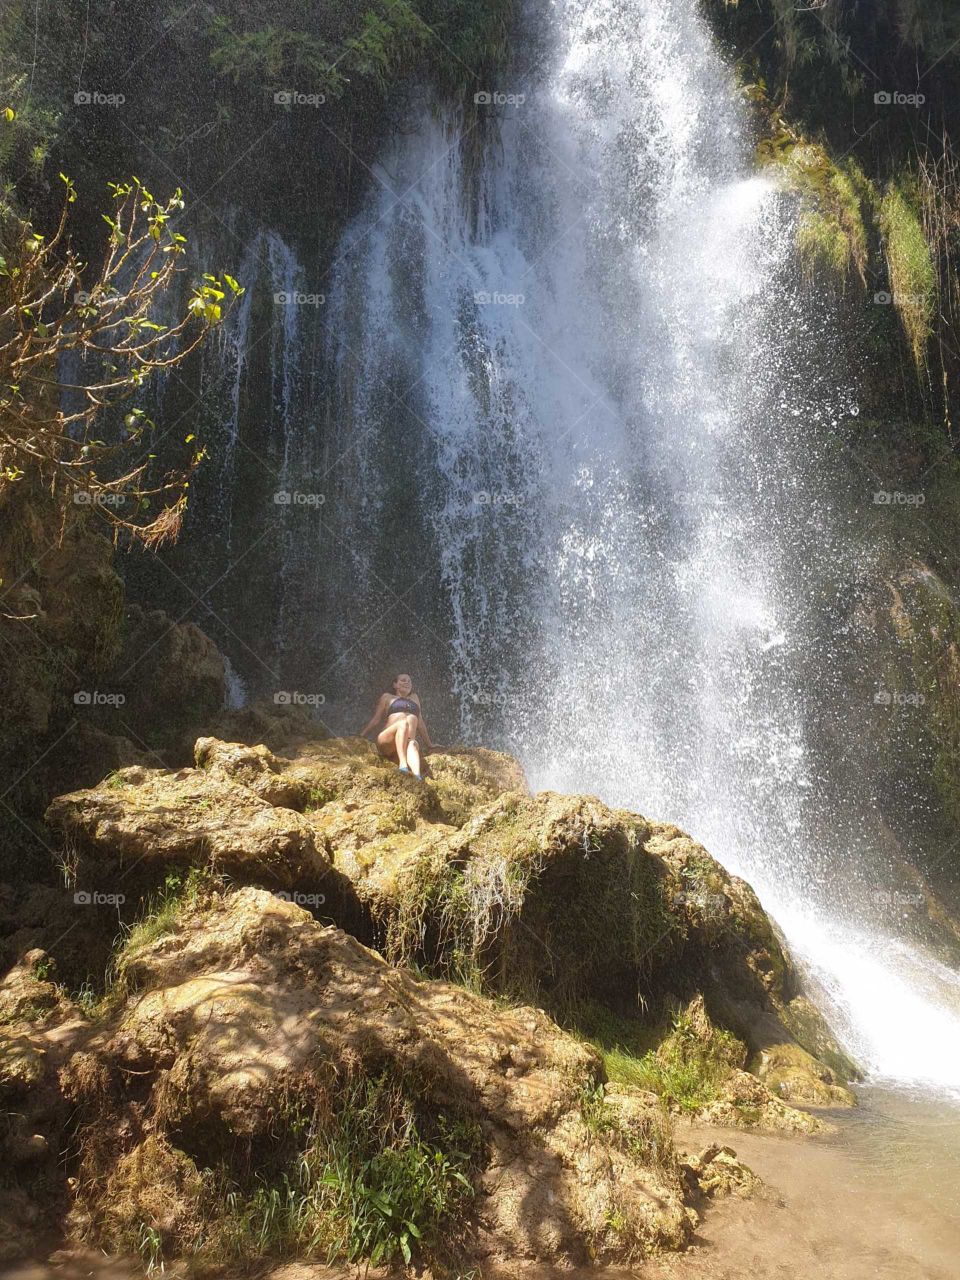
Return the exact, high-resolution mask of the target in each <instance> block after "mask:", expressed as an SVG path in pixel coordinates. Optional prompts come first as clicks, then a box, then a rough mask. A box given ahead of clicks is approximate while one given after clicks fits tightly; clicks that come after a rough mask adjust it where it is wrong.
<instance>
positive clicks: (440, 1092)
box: [61, 888, 694, 1265]
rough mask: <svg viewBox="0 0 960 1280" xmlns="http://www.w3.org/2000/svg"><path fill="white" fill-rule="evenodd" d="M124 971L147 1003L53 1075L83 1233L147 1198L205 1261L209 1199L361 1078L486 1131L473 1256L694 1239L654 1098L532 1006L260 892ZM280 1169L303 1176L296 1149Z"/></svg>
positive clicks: (111, 1223) (215, 908)
mask: <svg viewBox="0 0 960 1280" xmlns="http://www.w3.org/2000/svg"><path fill="white" fill-rule="evenodd" d="M127 978H128V981H129V982H130V984H131V985H132V986H134V987H136V994H135V995H134V996H133V997H131V998H130V999H128V1001H127V1002H126V1003H125V1004H124V1005H123V1007H122V1008H120V1009H119V1010H118V1011H117V1013H116V1014H115V1015H114V1017H113V1018H112V1020H111V1021H110V1022H109V1024H108V1025H106V1026H104V1027H102V1029H100V1030H98V1031H96V1032H95V1033H94V1034H93V1035H92V1036H91V1038H90V1039H89V1041H88V1043H87V1044H86V1046H85V1048H84V1051H83V1052H82V1053H80V1054H77V1055H75V1056H74V1057H73V1059H71V1061H70V1062H69V1063H68V1064H67V1065H66V1066H65V1067H64V1069H63V1070H62V1072H61V1077H62V1083H63V1088H64V1090H65V1093H66V1095H67V1097H68V1098H69V1099H70V1101H71V1102H72V1104H73V1105H74V1106H75V1107H76V1108H77V1120H78V1122H79V1125H80V1133H81V1135H82V1141H83V1142H85V1143H86V1146H85V1150H86V1151H87V1155H86V1157H85V1164H84V1166H83V1167H82V1168H81V1170H80V1176H79V1184H78V1185H79V1187H80V1201H79V1204H78V1208H77V1212H76V1215H75V1221H76V1224H77V1226H78V1227H79V1228H81V1229H82V1230H83V1231H84V1232H85V1233H86V1234H87V1235H88V1236H89V1237H91V1238H92V1239H97V1240H100V1241H102V1242H105V1243H106V1244H107V1245H108V1246H109V1247H111V1248H118V1247H120V1246H122V1245H123V1243H124V1242H125V1241H127V1240H129V1235H130V1232H131V1231H132V1230H133V1227H134V1225H135V1223H136V1221H137V1220H138V1217H139V1218H140V1220H142V1216H141V1215H142V1213H143V1207H144V1204H145V1203H149V1204H152V1205H153V1206H155V1210H156V1212H157V1214H159V1215H160V1219H161V1220H160V1221H159V1222H154V1224H153V1225H154V1226H155V1227H156V1228H157V1229H158V1230H159V1231H160V1232H161V1234H162V1235H163V1237H164V1239H163V1245H164V1256H165V1257H167V1258H170V1257H173V1256H176V1254H178V1253H180V1254H189V1253H190V1252H191V1251H193V1250H199V1251H200V1254H201V1256H202V1253H203V1247H204V1246H203V1245H202V1243H201V1241H202V1239H203V1238H204V1233H206V1235H207V1236H208V1237H209V1235H210V1232H211V1231H212V1230H213V1228H214V1226H215V1223H214V1222H213V1220H212V1219H213V1218H214V1217H215V1216H216V1215H217V1214H220V1215H227V1217H229V1201H228V1200H227V1199H225V1198H221V1199H220V1200H219V1201H218V1200H217V1199H216V1197H214V1200H213V1201H210V1200H209V1199H207V1200H205V1199H204V1196H205V1195H206V1196H208V1197H209V1194H210V1187H211V1186H218V1187H220V1188H223V1189H224V1190H225V1191H228V1190H229V1189H230V1188H231V1187H233V1186H234V1185H237V1184H238V1183H241V1182H242V1180H243V1171H244V1169H245V1167H246V1163H245V1162H246V1159H247V1157H246V1154H245V1153H247V1152H249V1151H250V1150H256V1151H257V1152H258V1158H259V1160H260V1161H261V1164H262V1166H263V1167H265V1168H273V1169H275V1170H276V1169H277V1168H278V1167H279V1166H278V1165H277V1163H276V1161H277V1160H278V1159H280V1156H281V1154H282V1153H283V1151H284V1145H283V1144H284V1142H285V1141H287V1139H288V1138H289V1136H290V1134H289V1132H288V1131H287V1130H288V1127H289V1126H288V1124H287V1122H288V1120H289V1117H290V1116H291V1115H294V1116H296V1115H304V1114H311V1112H310V1111H309V1110H306V1111H305V1110H304V1109H305V1108H311V1107H321V1105H326V1104H327V1103H330V1104H332V1106H333V1109H334V1112H336V1110H337V1108H338V1107H339V1108H341V1109H342V1107H343V1106H344V1105H349V1104H348V1103H346V1102H345V1099H347V1098H348V1097H349V1092H348V1090H347V1089H346V1085H347V1084H348V1082H349V1081H350V1079H352V1078H355V1077H357V1075H358V1073H359V1074H360V1075H361V1076H362V1077H363V1078H366V1079H373V1078H378V1079H382V1078H384V1077H388V1078H389V1079H390V1080H392V1081H395V1082H396V1086H397V1088H398V1089H401V1090H407V1091H412V1094H411V1096H412V1098H413V1103H414V1105H415V1107H416V1109H417V1113H418V1114H421V1115H424V1116H428V1117H432V1119H433V1120H434V1121H436V1120H437V1117H446V1118H447V1120H448V1121H449V1123H450V1124H453V1123H456V1124H458V1125H459V1126H460V1131H461V1133H462V1132H464V1131H465V1128H466V1127H469V1126H473V1129H474V1131H475V1132H476V1134H477V1143H478V1146H477V1150H476V1152H475V1157H474V1159H473V1161H472V1164H471V1169H472V1172H471V1174H470V1177H471V1179H472V1184H473V1191H472V1193H471V1195H470V1197H469V1204H468V1206H467V1207H466V1208H465V1211H464V1221H463V1222H461V1223H460V1224H457V1230H458V1231H459V1234H460V1244H461V1246H462V1245H463V1243H464V1242H465V1241H466V1240H467V1238H469V1240H470V1246H471V1253H472V1255H473V1256H474V1257H475V1258H478V1259H483V1258H495V1259H497V1260H504V1259H509V1258H515V1259H534V1260H542V1261H544V1262H550V1263H563V1264H566V1265H569V1264H570V1263H573V1262H579V1263H584V1262H587V1261H589V1260H590V1259H592V1258H600V1259H605V1258H609V1259H616V1258H624V1259H625V1258H628V1257H630V1256H634V1255H639V1254H641V1253H644V1252H648V1251H650V1250H653V1249H659V1248H663V1247H670V1248H675V1247H678V1246H680V1245H681V1244H682V1243H683V1242H684V1241H685V1240H686V1239H687V1237H688V1235H689V1233H690V1230H691V1226H692V1223H693V1220H694V1218H693V1215H691V1213H690V1211H689V1210H688V1209H687V1208H686V1207H685V1205H684V1199H683V1180H682V1178H681V1174H680V1170H679V1166H678V1163H677V1160H676V1157H675V1155H674V1153H673V1148H672V1145H671V1144H670V1141H669V1136H668V1135H667V1134H666V1133H665V1131H664V1130H663V1127H662V1126H663V1121H662V1113H661V1112H660V1109H659V1107H658V1104H657V1100H656V1099H655V1098H653V1097H647V1098H646V1099H645V1100H644V1099H640V1100H637V1099H635V1100H634V1103H635V1106H634V1111H633V1113H632V1114H631V1115H621V1114H620V1113H619V1112H617V1111H616V1110H615V1108H614V1107H613V1106H612V1105H608V1104H607V1102H606V1100H605V1099H604V1096H603V1086H602V1072H601V1066H600V1061H599V1058H598V1056H597V1055H596V1054H595V1052H594V1051H593V1050H592V1049H590V1048H589V1047H588V1046H585V1045H584V1044H582V1043H580V1042H578V1041H576V1040H574V1039H572V1038H570V1037H569V1036H568V1035H566V1034H564V1033H563V1032H561V1031H560V1030H559V1029H558V1028H557V1027H556V1026H555V1025H554V1024H553V1023H552V1022H551V1021H550V1020H549V1019H548V1018H547V1017H546V1016H545V1015H544V1014H543V1013H542V1012H540V1011H539V1010H537V1009H534V1008H529V1007H520V1008H512V1009H504V1008H502V1007H498V1006H497V1005H496V1004H494V1003H493V1002H491V1001H489V1000H487V999H484V998H482V997H479V996H476V995H474V994H472V993H470V992H468V991H466V990H464V989H463V988H461V987H457V986H453V985H450V984H447V983H443V982H424V981H417V980H415V979H414V978H413V977H412V976H411V975H410V974H409V973H407V972H405V971H403V970H401V969H397V968H395V967H392V966H390V965H389V964H387V963H386V962H385V961H384V960H383V959H382V958H381V957H380V956H379V955H377V954H376V953H374V952H372V951H370V950H368V949H366V948H365V947H363V946H362V945H361V944H360V943H358V942H357V941H356V940H355V939H353V938H351V937H349V936H347V935H345V934H344V933H342V932H341V931H340V930H338V929H336V928H332V927H324V926H322V925H321V924H319V923H318V922H317V921H315V920H314V919H313V918H312V917H311V916H310V915H309V914H308V913H307V912H306V911H304V910H302V909H301V908H299V907H297V906H296V905H294V904H292V903H290V902H286V901H283V900H280V899H278V898H276V897H274V896H272V895H270V894H269V893H267V892H265V891H263V890H257V889H252V888H247V889H241V890H239V891H236V892H234V893H231V894H229V895H228V896H226V897H225V898H217V899H216V900H215V901H213V902H212V903H211V902H208V903H207V904H206V906H205V907H204V908H203V909H197V910H195V911H193V912H191V913H185V914H184V915H183V916H182V917H181V918H180V920H179V921H178V923H177V926H176V929H175V930H174V932H173V933H171V934H170V935H168V936H166V937H164V938H162V939H160V940H158V941H156V942H155V943H153V944H152V945H150V946H148V947H146V948H144V949H142V950H140V951H139V952H138V953H137V955H136V957H135V959H134V961H133V962H132V965H131V968H130V969H129V970H128V973H127ZM444 1123H446V1122H444ZM441 1131H442V1130H441ZM291 1132H294V1133H296V1132H301V1142H302V1141H303V1140H304V1139H303V1133H305V1132H306V1130H303V1131H300V1130H296V1127H295V1126H294V1129H293V1130H292V1131H291ZM653 1135H657V1138H658V1141H657V1142H656V1143H654V1142H653V1141H652V1136H653ZM461 1141H462V1139H461ZM287 1154H288V1157H289V1160H290V1162H291V1164H292V1167H293V1168H296V1167H297V1162H298V1159H299V1156H298V1151H297V1147H296V1143H294V1145H293V1147H292V1148H291V1149H290V1150H289V1152H288V1153H287ZM205 1168H206V1169H211V1170H212V1171H213V1173H212V1174H209V1175H208V1174H204V1173H203V1172H202V1171H203V1170H204V1169H205ZM94 1171H96V1175H97V1176H96V1177H94V1176H91V1175H92V1174H93V1172H94ZM161 1209H162V1212H161ZM468 1222H472V1224H473V1226H472V1227H468V1226H467V1223H468ZM219 1229H226V1228H225V1226H224V1223H223V1222H222V1221H221V1222H220V1228H219Z"/></svg>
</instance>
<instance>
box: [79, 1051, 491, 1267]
mask: <svg viewBox="0 0 960 1280" xmlns="http://www.w3.org/2000/svg"><path fill="white" fill-rule="evenodd" d="M417 1093H418V1090H417V1082H416V1081H415V1080H414V1079H412V1078H406V1077H402V1076H401V1077H395V1076H393V1075H392V1074H390V1073H381V1074H379V1075H375V1076H365V1075H352V1076H350V1077H349V1078H347V1079H346V1081H345V1082H344V1083H343V1084H342V1085H341V1086H340V1087H338V1088H336V1089H335V1090H333V1091H331V1090H330V1088H329V1085H328V1084H326V1083H324V1082H322V1081H320V1080H311V1081H310V1087H309V1089H307V1088H305V1089H304V1090H303V1091H301V1092H300V1093H298V1094H297V1095H296V1097H295V1098H293V1099H291V1100H290V1101H288V1103H287V1104H286V1106H285V1108H284V1109H283V1112H282V1113H281V1114H278V1115H277V1117H276V1119H275V1124H274V1130H273V1133H272V1139H273V1141H272V1143H271V1154H270V1155H269V1157H268V1156H266V1155H264V1157H263V1158H261V1159H259V1160H258V1161H256V1162H255V1164H254V1165H253V1167H251V1165H250V1163H249V1161H248V1160H245V1159H243V1158H240V1159H237V1160H234V1159H233V1158H231V1157H227V1156H226V1155H223V1156H220V1157H217V1155H216V1153H210V1156H209V1157H207V1158H208V1159H210V1163H209V1164H208V1165H207V1166H206V1167H203V1168H200V1167H198V1164H197V1163H196V1162H195V1160H194V1159H193V1158H191V1156H190V1155H188V1154H186V1153H185V1152H184V1151H181V1150H178V1149H177V1148H176V1147H174V1146H173V1145H172V1143H171V1140H170V1137H169V1136H168V1135H164V1134H159V1135H157V1136H155V1137H150V1138H148V1139H147V1140H146V1142H145V1143H144V1144H143V1147H142V1148H141V1152H138V1153H137V1157H138V1158H136V1159H135V1160H131V1161H129V1162H127V1163H126V1164H125V1165H124V1175H123V1177H122V1179H115V1180H114V1182H113V1183H112V1184H111V1196H110V1199H109V1200H108V1199H106V1198H104V1199H102V1200H99V1201H95V1202H94V1204H93V1205H92V1206H91V1208H92V1210H93V1214H92V1219H93V1227H92V1232H91V1235H92V1237H93V1239H96V1240H97V1241H98V1242H99V1243H101V1244H103V1245H106V1246H108V1247H110V1248H111V1250H112V1251H124V1252H135V1253H138V1254H139V1255H140V1257H141V1258H142V1260H143V1262H144V1263H145V1264H146V1265H147V1266H148V1267H149V1265H150V1264H153V1265H154V1266H155V1267H159V1266H160V1265H161V1263H162V1261H163V1259H164V1257H174V1256H178V1257H185V1258H187V1259H189V1260H190V1262H191V1265H192V1266H194V1267H197V1268H199V1270H200V1273H201V1274H206V1273H207V1272H208V1270H209V1269H210V1268H214V1269H217V1268H223V1267H231V1268H235V1267H238V1266H240V1267H246V1266H248V1265H249V1264H251V1263H255V1262H258V1261H259V1260H261V1259H263V1258H264V1257H269V1258H273V1259H282V1258H300V1259H304V1260H317V1261H322V1262H327V1263H328V1264H332V1263H335V1262H340V1263H345V1262H349V1263H355V1264H366V1265H367V1266H370V1265H373V1266H377V1265H383V1266H389V1265H403V1264H409V1263H410V1262H411V1261H412V1260H413V1259H414V1256H416V1258H417V1260H418V1261H430V1260H431V1259H435V1260H436V1261H440V1259H441V1258H443V1257H448V1256H449V1254H450V1248H451V1239H450V1237H451V1233H452V1230H453V1228H454V1227H456V1226H457V1225H459V1223H460V1221H461V1220H462V1217H463V1214H464V1212H465V1210H466V1208H467V1206H468V1204H469V1202H470V1200H471V1199H472V1197H473V1194H474V1188H473V1179H474V1176H475V1173H476V1172H477V1170H478V1169H479V1167H480V1163H481V1161H482V1156H483V1139H482V1135H481V1133H480V1130H479V1127H478V1126H477V1124H476V1123H475V1122H474V1121H473V1120H472V1119H471V1118H470V1117H468V1116H467V1115H465V1114H462V1113H459V1112H457V1111H454V1110H439V1111H437V1110H434V1111H432V1112H431V1114H429V1115H426V1114H423V1113H422V1112H421V1111H419V1110H418V1107H417V1105H416V1102H415V1099H416V1097H417ZM141 1153H142V1154H141ZM211 1157H212V1158H211ZM85 1190H87V1191H88V1193H89V1192H92V1193H93V1194H94V1195H96V1189H95V1188H94V1187H90V1188H85Z"/></svg>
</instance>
